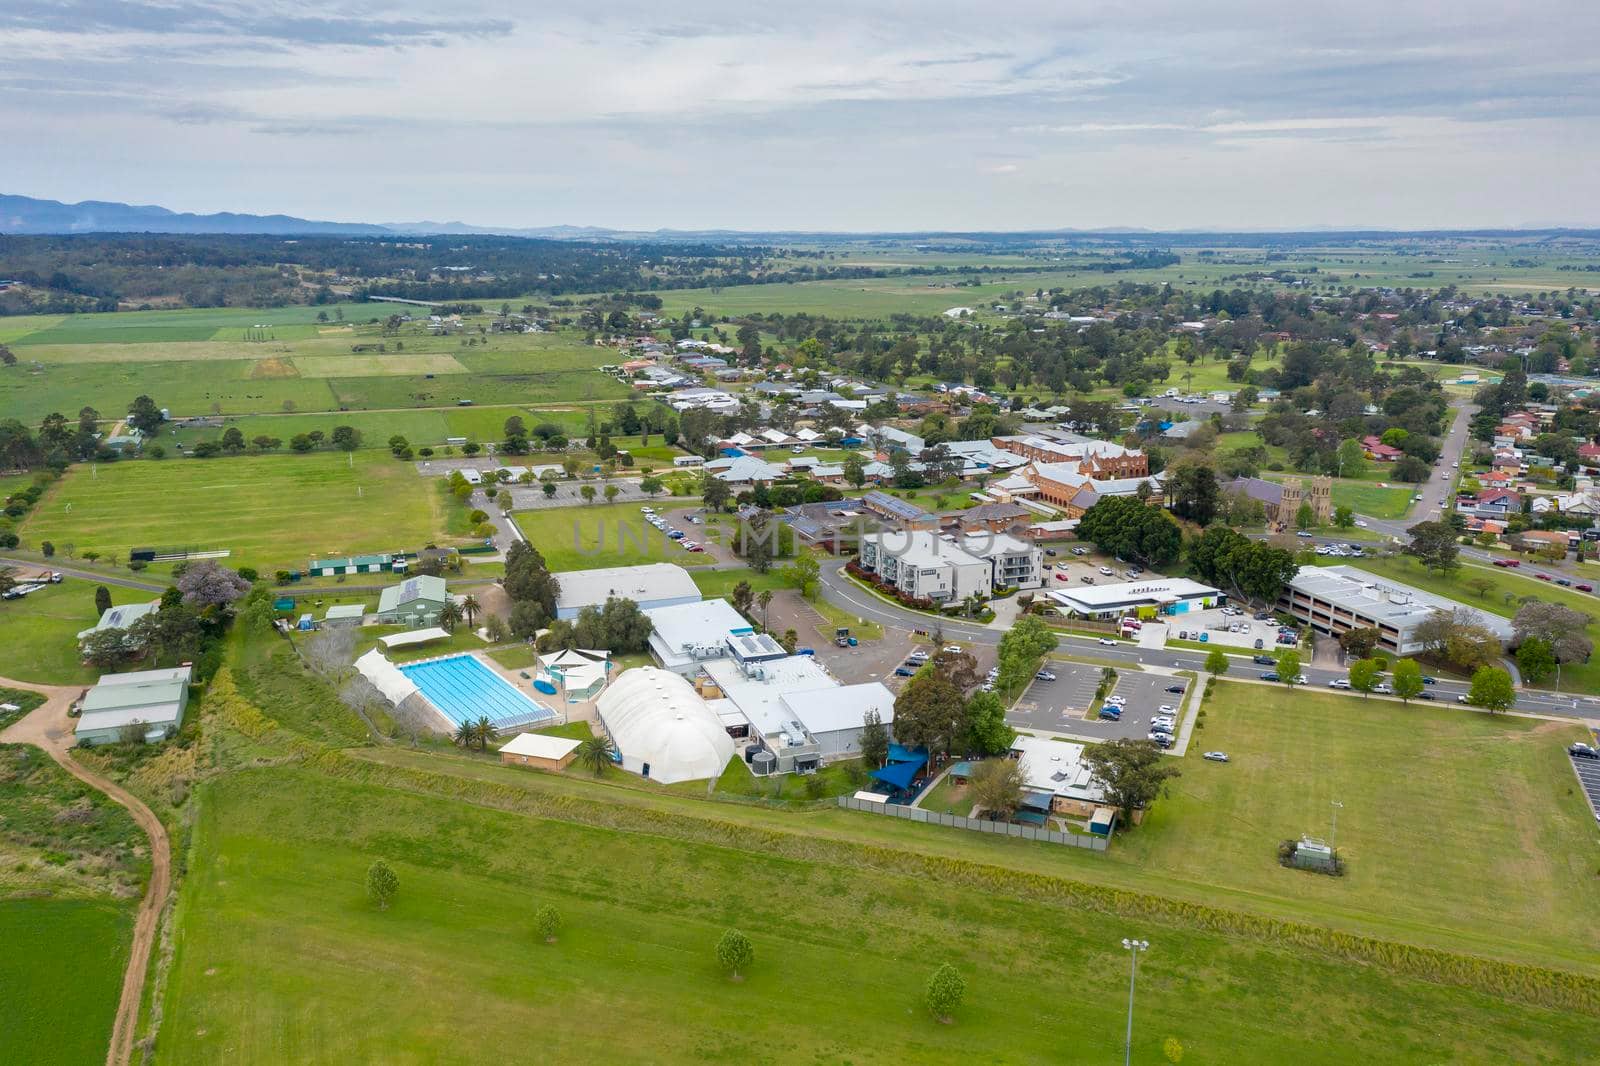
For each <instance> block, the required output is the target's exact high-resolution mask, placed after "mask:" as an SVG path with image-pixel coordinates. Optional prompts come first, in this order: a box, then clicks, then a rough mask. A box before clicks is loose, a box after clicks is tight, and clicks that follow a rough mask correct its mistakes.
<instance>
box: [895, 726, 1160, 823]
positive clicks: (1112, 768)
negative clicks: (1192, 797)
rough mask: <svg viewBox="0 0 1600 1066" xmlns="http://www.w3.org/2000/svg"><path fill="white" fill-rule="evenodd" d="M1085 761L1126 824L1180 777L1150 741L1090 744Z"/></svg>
mask: <svg viewBox="0 0 1600 1066" xmlns="http://www.w3.org/2000/svg"><path fill="white" fill-rule="evenodd" d="M898 725H899V723H898V722H897V723H896V726H897V727H898ZM1083 760H1084V762H1086V763H1088V764H1089V769H1090V770H1091V771H1093V773H1094V777H1095V780H1097V781H1099V782H1100V784H1101V786H1102V787H1103V788H1104V789H1105V796H1106V802H1108V803H1110V804H1111V805H1112V806H1113V807H1116V808H1117V810H1118V811H1120V812H1121V813H1122V816H1123V819H1124V821H1125V822H1126V820H1127V819H1128V817H1129V816H1130V815H1131V814H1132V813H1133V812H1134V811H1135V810H1137V809H1139V808H1141V807H1147V806H1149V805H1150V804H1151V803H1153V802H1154V801H1155V800H1156V799H1157V798H1159V797H1161V796H1164V795H1166V794H1167V788H1168V782H1170V781H1172V780H1173V779H1174V778H1177V777H1179V776H1181V771H1180V770H1179V769H1178V768H1177V766H1176V765H1175V760H1172V759H1165V758H1163V757H1162V755H1161V749H1160V748H1158V747H1156V746H1155V745H1154V744H1152V743H1150V742H1149V741H1148V740H1133V739H1131V738H1128V737H1119V738H1117V739H1116V740H1112V741H1108V742H1107V743H1104V744H1091V745H1089V746H1088V747H1087V748H1085V749H1084V753H1083Z"/></svg>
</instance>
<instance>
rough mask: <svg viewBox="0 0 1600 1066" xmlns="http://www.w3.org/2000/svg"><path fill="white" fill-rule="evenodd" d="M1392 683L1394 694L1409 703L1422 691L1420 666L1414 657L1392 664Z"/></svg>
mask: <svg viewBox="0 0 1600 1066" xmlns="http://www.w3.org/2000/svg"><path fill="white" fill-rule="evenodd" d="M1391 680H1392V682H1393V684H1394V694H1395V695H1396V696H1399V697H1400V699H1401V700H1403V701H1404V702H1406V703H1410V702H1411V701H1412V700H1414V699H1416V698H1417V696H1419V695H1420V694H1421V693H1422V689H1423V687H1424V686H1423V683H1422V667H1420V666H1418V665H1417V660H1415V659H1401V660H1400V661H1399V662H1397V663H1395V664H1394V671H1393V673H1392V674H1391Z"/></svg>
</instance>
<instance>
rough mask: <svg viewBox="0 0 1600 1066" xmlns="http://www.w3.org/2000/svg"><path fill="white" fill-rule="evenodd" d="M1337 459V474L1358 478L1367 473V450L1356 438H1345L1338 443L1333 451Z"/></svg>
mask: <svg viewBox="0 0 1600 1066" xmlns="http://www.w3.org/2000/svg"><path fill="white" fill-rule="evenodd" d="M1335 458H1337V459H1338V461H1339V476H1340V477H1350V478H1360V477H1364V476H1365V475H1366V473H1367V450H1366V449H1365V448H1363V447H1362V446H1361V442H1360V441H1358V440H1347V441H1344V442H1343V443H1341V444H1340V445H1339V450H1338V452H1337V453H1335Z"/></svg>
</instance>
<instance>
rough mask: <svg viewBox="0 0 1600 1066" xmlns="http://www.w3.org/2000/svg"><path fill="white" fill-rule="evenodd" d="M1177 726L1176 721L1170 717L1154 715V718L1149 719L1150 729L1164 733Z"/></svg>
mask: <svg viewBox="0 0 1600 1066" xmlns="http://www.w3.org/2000/svg"><path fill="white" fill-rule="evenodd" d="M1177 724H1178V720H1177V719H1176V718H1173V717H1172V716H1171V715H1156V717H1154V718H1152V719H1150V728H1151V729H1159V730H1161V731H1162V732H1164V733H1170V732H1172V727H1173V726H1175V725H1177Z"/></svg>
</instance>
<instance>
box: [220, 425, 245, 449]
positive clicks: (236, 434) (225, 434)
mask: <svg viewBox="0 0 1600 1066" xmlns="http://www.w3.org/2000/svg"><path fill="white" fill-rule="evenodd" d="M219 443H221V445H222V450H223V451H225V452H227V453H228V454H229V455H238V454H239V453H240V452H242V451H244V433H243V432H242V431H241V430H240V429H239V427H238V426H229V427H228V428H227V429H225V430H223V431H222V440H221V441H220V442H219Z"/></svg>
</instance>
